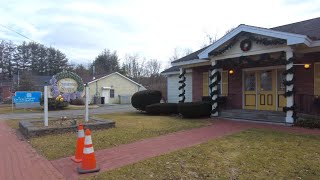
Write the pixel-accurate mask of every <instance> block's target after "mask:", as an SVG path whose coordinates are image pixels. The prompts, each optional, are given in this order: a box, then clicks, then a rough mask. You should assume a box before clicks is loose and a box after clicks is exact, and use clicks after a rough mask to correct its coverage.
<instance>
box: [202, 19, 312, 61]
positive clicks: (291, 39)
mask: <svg viewBox="0 0 320 180" xmlns="http://www.w3.org/2000/svg"><path fill="white" fill-rule="evenodd" d="M241 32H248V33H253V34H259V35H263V36H268V37H272V38H278V39H284V40H286V41H287V45H294V44H305V45H307V46H310V44H311V41H312V40H311V39H309V38H308V37H307V36H306V35H301V34H293V33H288V32H281V31H276V30H272V29H267V28H261V27H255V26H248V25H244V24H241V25H239V26H238V27H237V28H235V29H233V30H232V31H231V32H229V33H228V34H226V35H225V36H223V37H222V38H220V39H219V40H218V41H217V42H215V43H214V44H212V45H210V46H209V47H208V48H207V49H205V50H203V51H202V52H200V53H199V54H198V57H199V58H200V59H205V58H208V57H209V55H208V54H209V53H210V52H211V51H213V50H215V49H217V48H219V47H220V46H221V45H223V44H224V43H226V42H227V41H229V40H231V39H232V38H234V37H235V36H237V35H238V34H239V33H241Z"/></svg>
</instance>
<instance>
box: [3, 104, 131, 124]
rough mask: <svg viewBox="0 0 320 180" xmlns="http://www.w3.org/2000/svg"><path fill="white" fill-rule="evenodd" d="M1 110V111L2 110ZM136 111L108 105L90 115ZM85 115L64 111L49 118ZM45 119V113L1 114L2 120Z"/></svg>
mask: <svg viewBox="0 0 320 180" xmlns="http://www.w3.org/2000/svg"><path fill="white" fill-rule="evenodd" d="M0 110H1V109H0ZM128 111H135V109H134V108H133V107H132V106H131V105H106V106H102V107H99V108H96V109H89V114H90V115H92V114H106V113H113V112H128ZM78 115H84V110H63V111H49V117H61V116H71V117H74V116H78ZM33 118H43V113H14V114H11V113H10V114H0V120H7V119H33Z"/></svg>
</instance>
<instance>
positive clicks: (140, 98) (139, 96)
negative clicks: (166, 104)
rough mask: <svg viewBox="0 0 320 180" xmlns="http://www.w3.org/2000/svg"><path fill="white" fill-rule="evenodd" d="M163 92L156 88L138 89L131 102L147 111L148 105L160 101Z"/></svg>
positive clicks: (139, 108) (137, 107) (135, 106)
mask: <svg viewBox="0 0 320 180" xmlns="http://www.w3.org/2000/svg"><path fill="white" fill-rule="evenodd" d="M161 97H162V95H161V92H160V91H156V90H143V91H138V92H136V93H134V94H133V95H132V98H131V104H132V106H133V107H134V108H136V109H138V110H141V111H145V110H146V106H148V105H151V104H156V103H160V100H161Z"/></svg>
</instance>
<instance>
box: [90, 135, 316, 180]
mask: <svg viewBox="0 0 320 180" xmlns="http://www.w3.org/2000/svg"><path fill="white" fill-rule="evenodd" d="M319 162H320V136H307V135H296V134H287V133H282V132H274V131H270V130H260V129H252V130H248V131H244V132H241V133H238V134H234V135H231V136H228V137H225V138H222V139H217V140H212V141H209V142H208V143H205V144H201V145H197V146H194V147H190V148H187V149H183V150H180V151H176V152H173V153H170V154H167V155H162V156H158V157H155V158H151V159H148V160H145V161H141V162H139V163H136V164H132V165H128V166H125V167H122V168H119V169H115V170H112V171H109V172H104V173H100V174H98V175H97V176H94V177H89V179H90V178H92V179H319V177H320V163H319Z"/></svg>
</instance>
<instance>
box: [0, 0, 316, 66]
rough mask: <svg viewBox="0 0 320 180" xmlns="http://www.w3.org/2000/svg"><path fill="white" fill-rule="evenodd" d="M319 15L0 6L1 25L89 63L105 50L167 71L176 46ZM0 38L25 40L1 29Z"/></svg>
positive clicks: (117, 5)
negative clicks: (246, 27)
mask: <svg viewBox="0 0 320 180" xmlns="http://www.w3.org/2000/svg"><path fill="white" fill-rule="evenodd" d="M319 16H320V0H267V1H264V2H261V1H258V0H251V1H239V0H234V1H231V0H220V1H215V0H208V1H206V0H193V1H188V0H182V1H178V0H160V1H152V0H145V1H144V0H130V1H129V0H90V1H81V0H71V1H67V0H66V1H62V0H61V1H60V0H59V1H58V0H52V1H45V0H19V1H16V2H14V1H7V0H1V1H0V24H1V25H5V26H8V27H10V28H11V29H14V30H16V31H18V32H20V33H22V34H24V35H26V36H27V37H29V38H30V39H32V40H34V41H36V42H39V43H42V44H45V45H46V46H53V47H55V48H58V49H60V50H61V51H62V52H64V53H65V54H66V55H67V56H68V58H69V59H70V60H71V61H72V62H74V63H83V64H87V63H88V62H89V61H92V60H93V59H94V58H95V57H96V56H97V55H98V54H99V53H100V52H101V51H102V50H103V49H104V48H107V49H110V50H112V51H113V50H116V51H117V52H118V54H119V56H120V58H123V57H124V55H125V54H127V53H128V54H133V53H138V54H139V55H140V56H143V57H146V58H147V59H151V58H152V59H158V60H159V61H161V62H163V67H164V66H166V63H167V62H168V59H169V57H170V56H172V54H173V50H174V48H175V47H177V48H180V49H184V48H189V49H192V50H193V51H196V50H198V49H199V48H200V47H201V46H203V44H204V43H205V42H206V41H207V40H206V38H205V37H206V34H210V35H211V36H213V37H214V36H217V37H221V36H222V35H224V33H225V32H226V31H227V30H229V29H230V28H233V27H236V26H238V25H239V24H247V25H254V26H260V27H266V28H270V27H274V26H279V25H283V24H288V23H292V22H297V21H302V20H306V19H311V18H315V17H319ZM0 39H6V40H13V41H15V42H21V41H24V40H26V41H28V40H27V39H25V38H23V37H21V36H19V35H17V34H15V33H13V32H11V31H8V30H7V29H5V28H3V27H0Z"/></svg>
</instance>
